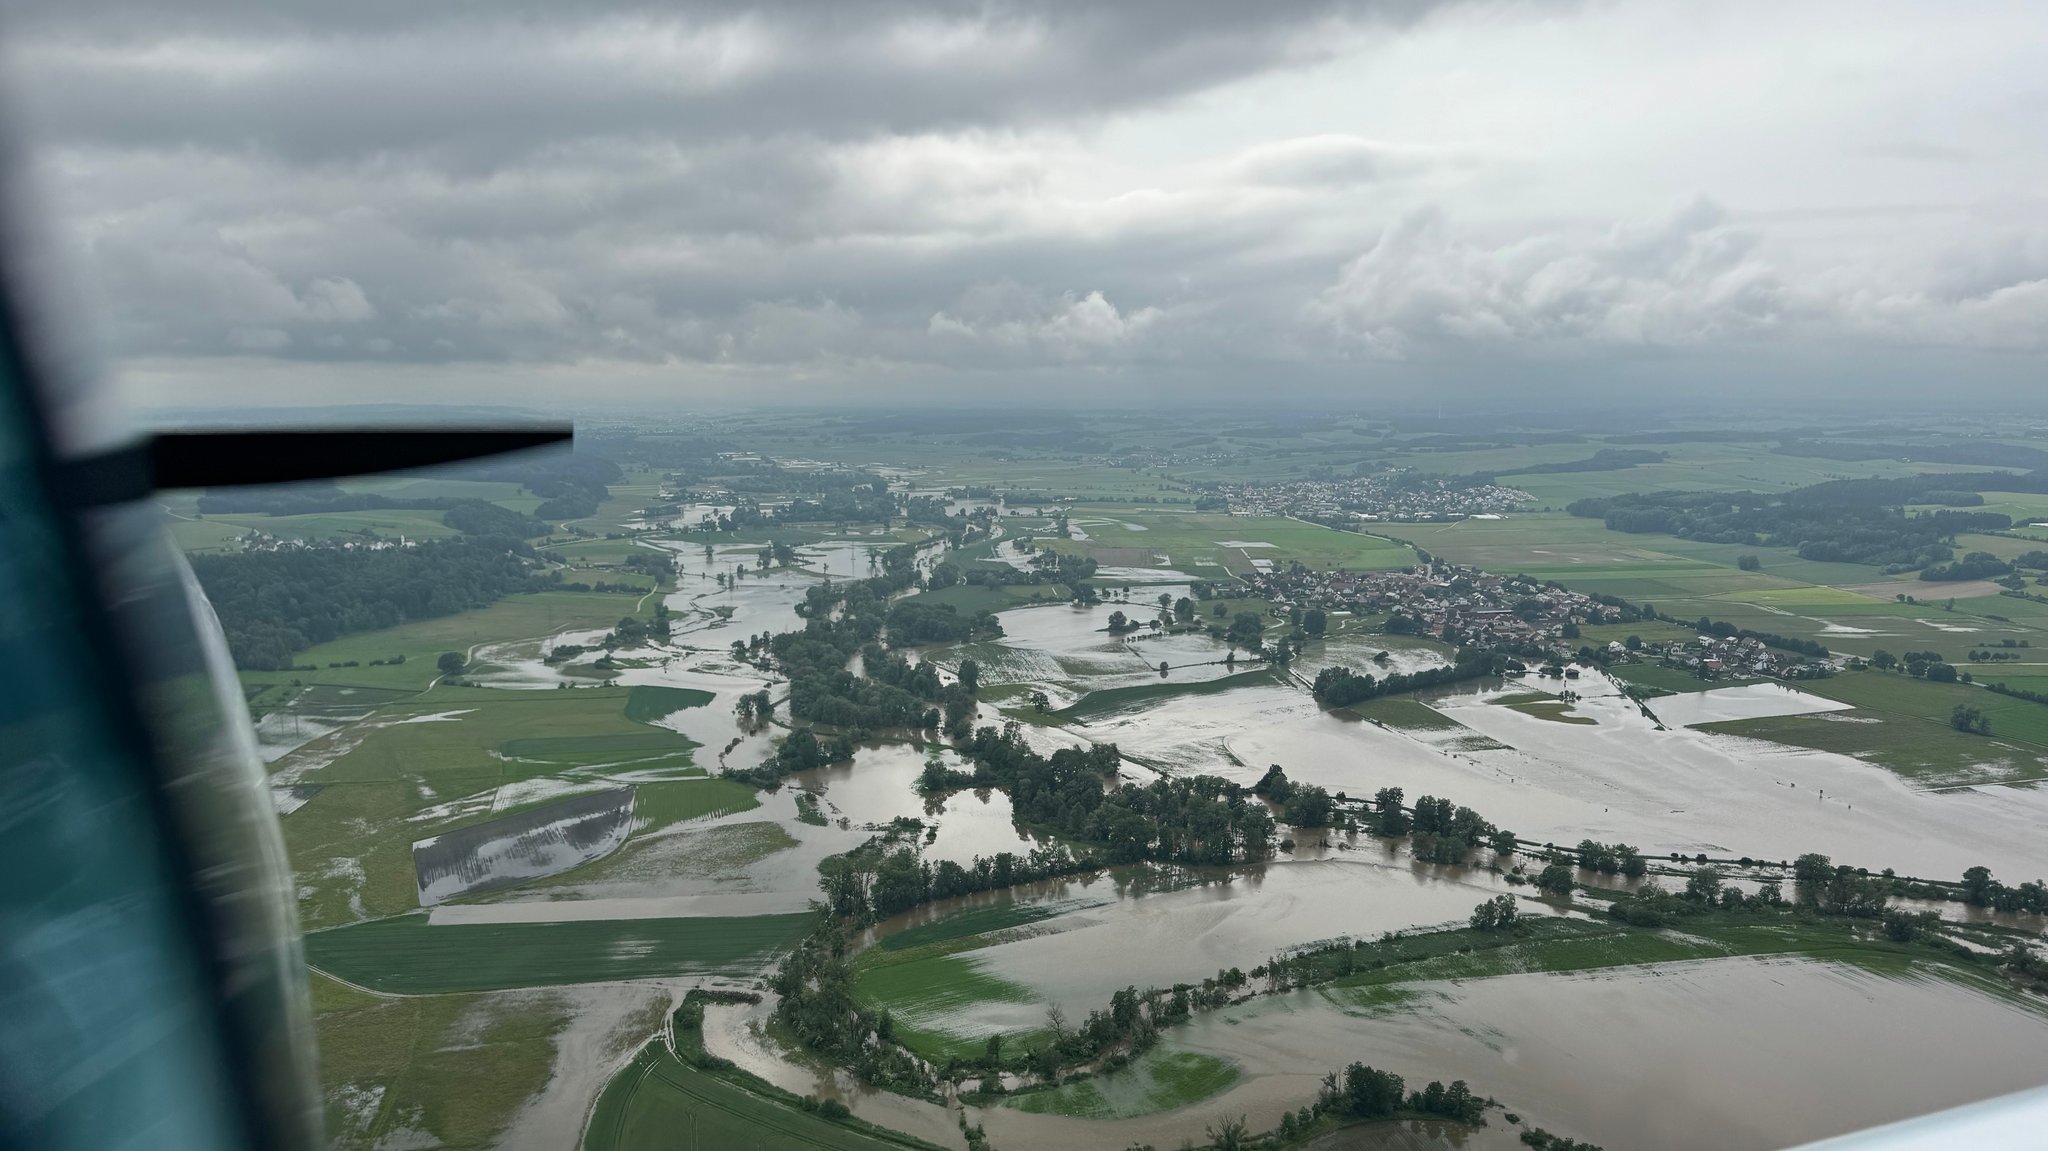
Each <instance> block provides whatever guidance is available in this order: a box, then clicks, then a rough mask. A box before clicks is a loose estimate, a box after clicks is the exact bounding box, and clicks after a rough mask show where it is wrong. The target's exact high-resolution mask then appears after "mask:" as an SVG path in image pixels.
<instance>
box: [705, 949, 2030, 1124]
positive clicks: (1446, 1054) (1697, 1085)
mask: <svg viewBox="0 0 2048 1151" xmlns="http://www.w3.org/2000/svg"><path fill="white" fill-rule="evenodd" d="M764 1020H766V1006H762V1008H719V1010H715V1012H713V1016H711V1018H707V1045H709V1047H711V1051H713V1053H715V1055H723V1057H727V1059H733V1061H737V1063H739V1065H741V1067H745V1069H750V1071H754V1073H758V1075H762V1077H766V1079H770V1081H774V1083H776V1085H782V1088H786V1090H791V1092H803V1094H821V1096H831V1098H844V1100H848V1102H850V1104H852V1108H854V1110H856V1114H860V1116H864V1118H868V1120H872V1122H883V1124H889V1126H895V1128H899V1131H909V1133H915V1135H926V1133H928V1131H938V1124H940V1122H944V1120H946V1118H950V1116H948V1114H946V1112H944V1110H942V1108H938V1106H934V1104H926V1102H920V1100H909V1098H903V1096H891V1094H874V1092H864V1090H860V1088H856V1085H854V1083H852V1081H850V1079H844V1077H840V1075H831V1073H821V1071H815V1069H807V1067H801V1065H795V1063H791V1061H788V1059H786V1057H784V1055H782V1053H780V1051H778V1049H776V1047H774V1045H768V1042H764V1040H762V1038H760V1032H758V1026H760V1024H762V1022H764ZM1901 1036H1913V1042H1901V1040H1898V1038H1901ZM1161 1047H1163V1051H1165V1053H1192V1055H1200V1057H1208V1059H1217V1061H1227V1063H1229V1065H1233V1067H1237V1069H1239V1075H1237V1079H1235V1083H1233V1085H1229V1088H1227V1090H1225V1092H1221V1094H1219V1096H1212V1098H1206V1100H1200V1102H1196V1104H1192V1106H1184V1108H1178V1110H1167V1112H1161V1114H1151V1116H1139V1118H1122V1120H1092V1118H1073V1116H1063V1114H1034V1112H1026V1110H1020V1108H1014V1106H987V1108H969V1120H971V1122H981V1124H983V1126H985V1128H987V1133H989V1141H991V1143H995V1145H1010V1147H1075V1149H1083V1151H1122V1149H1124V1147H1130V1145H1137V1143H1151V1145H1155V1147H1171V1145H1178V1143H1182V1141H1198V1139H1202V1135H1204V1126H1206V1124H1212V1122H1217V1120H1219V1118H1223V1116H1239V1114H1243V1116H1245V1118H1247V1120H1249V1122H1251V1128H1253V1131H1262V1128H1270V1126H1274V1124H1276V1122H1278V1118H1280V1112H1284V1110H1294V1108H1298V1106H1303V1104H1305V1102H1309V1100H1313V1098H1315V1092H1317V1085H1319V1081H1321V1077H1323V1073H1327V1071H1331V1069H1341V1067H1343V1065H1348V1063H1352V1061H1364V1063H1370V1065H1376V1067H1397V1069H1401V1073H1403V1075H1405V1077H1407V1081H1409V1085H1419V1083H1423V1081H1427V1079H1444V1081H1450V1079H1466V1081H1468V1083H1470V1085H1473V1090H1475V1092H1479V1094H1483V1096H1495V1098H1499V1100H1501V1102H1503V1104H1507V1110H1516V1112H1518V1114H1522V1116H1524V1120H1526V1122H1528V1124H1540V1126H1546V1128H1550V1131H1556V1133H1565V1135H1573V1137H1577V1139H1589V1141H1595V1143H1604V1145H1606V1147H1632V1149H1659V1151H1731V1149H1733V1151H1745V1149H1757V1151H1763V1149H1772V1147H1786V1145H1792V1143H1802V1141H1810V1139H1823V1137H1829V1135H1839V1133H1845V1131H1853V1128H1862V1126H1872V1124H1880V1122H1888V1120H1894V1118H1905V1116H1911V1114H1921V1112H1927V1110H1937V1108H1946V1106H1960V1104H1966V1102H1974V1100H1980V1098H1989V1096H1995V1094H2003V1092H2011V1090H2019V1088H2028V1085H2034V1083H2036V1081H2038V1077H2040V1075H2038V1065H2040V1061H2042V1059H2044V1057H2048V1020H2044V1018H2042V1016H2040V1014H2034V1012H2015V1010H2011V1006H2009V1004H2007V1001H2003V999H1997V997H1993V995H1987V993H1982V991H1974V989H1968V987H1960V985H1954V983H1948V981H1942V979H1933V977H1909V975H1876V973H1870V971H1862V969H1855V967H1841V965H1831V963H1817V961H1798V958H1718V961H1696V963H1667V965H1655V967H1630V969H1614V971H1599V973H1585V975H1501V977H1491V979H1468V981H1444V983H1413V985H1401V987H1399V989H1395V991H1393V993H1389V991H1386V989H1380V991H1376V993H1364V991H1346V989H1315V991H1292V993H1284V995H1262V997H1257V999H1253V1001H1249V1004H1243V1006H1237V1008H1225V1010H1221V1012H1210V1014H1204V1016H1198V1018H1196V1020H1194V1022H1190V1024H1184V1026H1178V1028H1171V1030H1169V1032H1167V1034H1165V1036H1163V1045H1161ZM1927 1051H1942V1053H1944V1059H1942V1061H1939V1063H1927V1059H1925V1053H1927ZM1731 1100H1741V1106H1731ZM1417 1126H1419V1124H1417ZM1513 1131H1516V1128H1511V1126H1507V1124H1505V1120H1503V1118H1501V1112H1493V1118H1491V1126H1489V1128H1485V1131H1479V1133H1468V1141H1466V1139H1456V1137H1454V1135H1450V1133H1444V1131H1442V1128H1438V1131H1434V1133H1432V1131H1427V1128H1419V1131H1417V1128H1407V1126H1405V1124H1401V1126H1397V1124H1374V1126H1364V1128H1356V1131H1352V1133H1343V1135H1341V1137H1335V1139H1331V1141H1327V1143H1319V1147H1329V1149H1331V1151H1337V1149H1382V1147H1438V1145H1442V1147H1475V1149H1489V1147H1513V1145H1520V1143H1516V1141H1513ZM1460 1135H1462V1133H1460ZM926 1137H930V1135H926ZM1438 1141H1442V1143H1438ZM948 1143H950V1141H948Z"/></svg>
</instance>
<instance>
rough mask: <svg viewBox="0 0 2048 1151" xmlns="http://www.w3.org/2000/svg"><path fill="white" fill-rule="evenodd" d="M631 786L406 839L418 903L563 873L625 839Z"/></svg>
mask: <svg viewBox="0 0 2048 1151" xmlns="http://www.w3.org/2000/svg"><path fill="white" fill-rule="evenodd" d="M632 812H633V789H632V788H630V787H615V788H607V789H606V790H603V791H596V792H591V793H589V794H587V795H578V796H574V797H571V798H569V799H561V800H556V801H554V802H552V803H545V804H542V805H540V806H539V807H535V808H531V809H529V810H527V811H523V812H521V813H519V814H517V815H511V816H507V817H505V818H503V819H494V820H491V821H489V822H487V823H478V824H472V825H470V826H468V827H463V828H458V829H456V830H454V831H450V832H447V833H445V834H442V835H436V836H431V837H429V838H427V839H422V840H419V841H418V842H416V843H414V844H413V845H412V858H413V868H414V870H415V871H416V872H417V873H418V877H419V898H420V906H422V907H431V906H433V905H434V904H436V903H443V902H446V901H447V900H450V899H454V898H457V897H459V896H463V895H473V894H475V893H477V892H480V891H488V890H490V889H492V888H494V887H505V886H509V885H511V884H515V883H520V882H524V881H526V880H529V879H538V878H541V877H543V876H548V875H553V874H555V873H557V872H561V871H567V870H569V869H570V868H572V867H575V866H577V865H578V864H581V863H587V862H589V861H590V860H593V859H597V858H599V857H601V856H604V855H606V854H608V853H610V852H612V851H613V850H615V849H617V847H618V846H619V845H620V844H621V843H624V842H625V841H626V833H627V831H628V829H629V824H630V822H631V817H632Z"/></svg>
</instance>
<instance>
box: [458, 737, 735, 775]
mask: <svg viewBox="0 0 2048 1151" xmlns="http://www.w3.org/2000/svg"><path fill="white" fill-rule="evenodd" d="M695 746H697V745H696V744H694V743H692V742H690V737H688V736H686V735H683V734H681V733H679V732H673V731H629V732H619V733H616V734H611V735H535V736H527V737H524V738H521V739H508V740H506V741H505V742H504V743H502V744H500V745H498V750H499V751H501V752H503V753H504V754H505V755H507V756H509V757H510V758H513V759H520V760H528V761H531V762H534V763H545V764H551V765H554V766H557V767H563V766H569V767H573V766H579V765H590V764H602V763H613V762H620V761H636V762H637V761H641V760H646V759H649V758H653V757H664V756H673V755H680V754H683V753H685V752H688V751H689V750H690V749H691V748H693V747H695Z"/></svg>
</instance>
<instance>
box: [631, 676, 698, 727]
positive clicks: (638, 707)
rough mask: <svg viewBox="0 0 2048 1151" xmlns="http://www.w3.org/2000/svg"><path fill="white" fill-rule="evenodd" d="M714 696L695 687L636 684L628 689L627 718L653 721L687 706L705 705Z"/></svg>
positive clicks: (645, 721)
mask: <svg viewBox="0 0 2048 1151" xmlns="http://www.w3.org/2000/svg"><path fill="white" fill-rule="evenodd" d="M713 698H714V697H713V696H712V694H711V693H710V692H708V691H700V690H698V689H696V688H693V687H652V686H648V685H645V684H641V685H636V686H634V687H632V688H628V689H627V691H626V718H627V719H630V720H636V721H638V722H640V723H653V722H654V721H656V720H658V719H662V718H664V717H667V716H670V715H674V714H675V713H676V712H679V711H681V710H683V709H684V708H686V707H703V706H704V705H705V704H707V703H710V702H711V701H712V699H713Z"/></svg>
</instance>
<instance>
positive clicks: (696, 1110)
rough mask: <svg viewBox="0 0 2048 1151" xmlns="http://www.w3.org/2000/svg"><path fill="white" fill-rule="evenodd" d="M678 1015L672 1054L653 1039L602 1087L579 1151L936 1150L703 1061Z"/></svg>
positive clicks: (696, 1036)
mask: <svg viewBox="0 0 2048 1151" xmlns="http://www.w3.org/2000/svg"><path fill="white" fill-rule="evenodd" d="M683 1014H684V1013H683V1012H680V1011H679V1012H678V1013H677V1019H676V1021H675V1022H674V1023H673V1024H672V1026H671V1028H670V1032H669V1034H670V1036H671V1037H672V1038H673V1041H674V1044H675V1046H674V1049H673V1050H671V1049H670V1047H669V1045H668V1043H667V1042H665V1041H664V1040H663V1039H659V1038H658V1039H656V1040H654V1041H653V1042H651V1043H649V1044H648V1045H647V1046H646V1047H644V1048H642V1049H641V1051H640V1054H639V1055H637V1056H635V1057H634V1059H633V1062H632V1063H631V1064H629V1065H627V1067H626V1068H625V1069H624V1070H622V1071H620V1072H619V1073H618V1075H616V1076H614V1077H613V1079H612V1081H611V1083H610V1084H608V1085H607V1086H606V1087H605V1090H604V1093H603V1094H602V1095H600V1096H599V1097H598V1100H597V1106H596V1107H595V1108H594V1109H593V1110H592V1112H591V1116H590V1124H589V1126H588V1128H587V1129H586V1130H585V1132H584V1136H583V1147H584V1148H585V1151H655V1149H657V1148H672V1147H682V1146H690V1147H693V1148H694V1147H746V1148H758V1149H760V1151H811V1149H817V1151H937V1149H936V1148H934V1147H933V1146H932V1145H931V1144H929V1143H926V1142H924V1141H923V1140H920V1139H914V1138H911V1137H910V1136H908V1135H904V1134H901V1133H899V1132H895V1131H889V1130H887V1129H884V1128H881V1127H877V1126H875V1125H873V1124H870V1123H866V1122H863V1121H862V1120H859V1119H854V1118H850V1117H847V1118H840V1119H830V1118H826V1117H825V1116H823V1115H821V1114H819V1113H818V1112H816V1111H814V1110H809V1109H806V1108H805V1107H803V1106H802V1105H801V1100H799V1099H798V1097H797V1096H795V1095H792V1094H791V1093H789V1092H787V1091H784V1090H782V1089H780V1088H778V1087H775V1086H772V1085H770V1084H768V1083H765V1082H763V1081H762V1080H760V1079H759V1078H757V1077H755V1076H753V1075H750V1074H748V1073H746V1072H744V1071H741V1070H738V1069H737V1068H733V1067H731V1066H729V1065H728V1066H720V1065H718V1064H715V1063H712V1062H710V1061H708V1060H706V1059H705V1058H704V1047H703V1040H702V1037H701V1034H700V1033H699V1032H697V1031H696V1030H695V1029H694V1028H692V1027H690V1026H688V1025H687V1024H686V1022H685V1021H684V1019H683Z"/></svg>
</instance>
